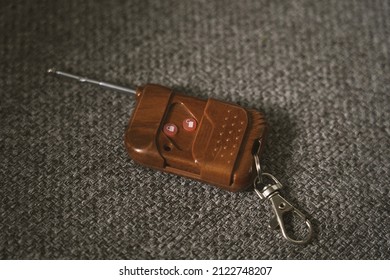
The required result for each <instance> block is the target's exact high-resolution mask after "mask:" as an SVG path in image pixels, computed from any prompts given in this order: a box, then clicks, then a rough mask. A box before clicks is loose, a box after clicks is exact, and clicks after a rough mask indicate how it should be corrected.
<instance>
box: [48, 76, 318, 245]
mask: <svg viewBox="0 0 390 280" xmlns="http://www.w3.org/2000/svg"><path fill="white" fill-rule="evenodd" d="M48 72H49V73H51V74H55V75H60V76H64V77H68V78H71V79H76V80H78V81H80V82H85V83H90V84H94V85H99V86H102V87H105V88H109V89H113V90H117V91H121V92H125V93H130V94H135V96H136V99H137V102H136V107H135V108H134V110H133V114H132V116H131V118H130V121H129V124H128V126H127V129H126V132H125V146H126V149H127V152H128V154H129V155H130V157H131V158H132V159H133V160H134V161H136V162H138V163H140V164H142V165H144V166H147V167H150V168H153V169H157V170H160V171H163V172H169V173H173V174H177V175H180V176H186V177H189V178H192V179H195V180H199V181H202V182H206V183H208V184H211V185H215V186H218V187H220V188H222V189H225V190H227V191H233V192H235V191H242V190H245V189H246V188H248V187H253V189H254V191H255V192H256V194H257V195H258V196H259V198H260V199H261V200H268V201H270V202H271V204H272V209H273V211H274V213H275V216H274V217H273V218H272V219H271V222H270V227H271V228H273V229H276V228H279V229H280V230H281V232H282V235H283V237H284V238H285V239H287V240H288V241H289V242H292V243H294V244H306V243H307V242H309V240H310V239H311V236H312V233H313V231H312V226H311V223H310V221H309V220H308V219H307V218H306V216H305V215H304V214H303V213H302V212H300V211H299V210H297V209H295V207H293V206H292V205H291V204H290V203H289V202H288V201H287V200H286V199H284V198H283V197H282V196H281V195H280V193H279V191H280V189H282V187H283V185H282V184H281V183H280V182H279V181H278V180H277V179H276V178H275V177H274V176H273V175H271V174H270V173H264V172H262V169H261V165H260V155H261V152H262V150H263V147H264V142H265V141H264V140H265V137H266V134H267V124H266V122H265V119H264V116H263V115H262V114H261V113H260V112H258V111H256V110H252V109H245V108H242V107H240V106H238V105H236V104H232V103H228V102H223V101H219V100H215V99H212V98H209V99H207V100H203V99H198V98H195V97H190V96H186V95H184V94H180V93H177V92H174V91H173V90H171V89H169V88H166V87H164V86H160V85H155V84H147V85H145V86H141V87H138V88H137V89H131V88H126V87H122V86H118V85H114V84H111V83H106V82H100V81H97V80H92V79H89V78H86V77H81V76H77V75H73V74H70V73H66V72H62V71H57V70H55V69H49V70H48ZM264 179H265V180H264ZM267 182H268V183H267ZM291 212H292V213H295V214H296V215H298V217H300V218H301V219H302V220H303V221H304V222H305V224H306V226H307V228H308V233H307V235H306V236H305V237H304V238H303V239H296V238H293V237H290V236H289V233H288V232H287V228H286V226H285V222H284V216H285V214H286V213H291Z"/></svg>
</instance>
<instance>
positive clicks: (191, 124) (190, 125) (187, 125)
mask: <svg viewBox="0 0 390 280" xmlns="http://www.w3.org/2000/svg"><path fill="white" fill-rule="evenodd" d="M183 128H184V129H185V130H187V131H194V130H195V129H196V120H194V119H193V118H188V119H185V120H184V121H183Z"/></svg>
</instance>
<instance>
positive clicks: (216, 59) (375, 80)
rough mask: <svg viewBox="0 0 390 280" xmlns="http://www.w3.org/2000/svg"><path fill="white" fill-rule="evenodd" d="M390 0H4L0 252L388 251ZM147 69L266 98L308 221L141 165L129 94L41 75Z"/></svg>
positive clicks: (271, 150)
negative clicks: (127, 138) (133, 148)
mask: <svg viewBox="0 0 390 280" xmlns="http://www.w3.org/2000/svg"><path fill="white" fill-rule="evenodd" d="M389 15H390V4H389V2H388V1H336V0H334V1H258V0H246V1H202V0H199V1H179V0H177V1H145V0H142V1H141V0H140V1H119V0H118V1H95V2H93V1H1V3H0V62H1V63H0V90H1V92H0V96H1V99H0V120H1V125H0V140H1V142H0V169H1V170H0V182H1V186H0V258H2V259H105V258H107V259H158V258H161V259H213V258H215V259H389V258H390V229H389V225H390V218H389V212H390V210H389V209H390V202H389V201H390V200H389V198H390V195H389V167H390V166H389V148H390V137H389V134H390V120H389V117H390V114H389V111H390V109H389V108H390V97H389V90H390V74H389V73H390V54H389V52H390V20H389V18H390V17H389ZM52 66H56V67H57V68H58V69H63V70H68V71H71V72H75V73H79V74H84V75H86V76H90V77H95V78H101V79H103V80H106V81H111V82H116V83H118V84H122V85H141V84H144V83H148V82H153V83H159V84H163V85H166V86H169V87H173V88H174V89H177V90H180V91H183V92H186V93H188V94H189V95H193V96H196V97H202V98H206V97H208V96H209V97H214V98H218V99H222V100H226V101H231V102H236V103H239V104H240V105H242V106H244V107H249V108H256V109H258V110H261V111H263V112H264V113H265V114H266V116H267V119H268V121H269V123H270V126H271V129H270V135H269V138H268V142H267V146H266V150H265V154H264V157H263V159H262V164H263V166H264V169H265V170H266V171H269V172H271V173H273V174H274V175H275V176H277V177H278V178H279V179H280V181H281V182H282V183H283V184H284V185H285V189H284V190H283V195H284V196H285V197H286V198H287V199H289V200H290V201H291V202H292V203H293V204H294V205H296V206H297V207H298V208H299V209H302V210H303V211H304V212H305V213H306V214H308V216H309V217H310V220H311V221H312V222H313V225H314V230H315V236H314V238H313V240H312V242H311V243H310V244H308V245H306V246H296V245H291V244H289V243H287V242H286V241H285V240H284V239H283V238H282V237H281V235H280V233H279V232H278V231H271V230H269V229H268V228H267V225H268V222H269V220H270V217H271V212H270V207H269V205H268V204H267V203H263V202H260V201H259V199H258V198H257V196H256V195H255V194H254V193H253V192H244V193H234V194H233V193H227V192H224V191H222V190H219V189H217V188H214V187H211V186H208V185H205V184H202V183H199V182H194V181H191V180H188V179H185V178H180V177H178V176H174V175H169V174H162V173H160V172H155V171H153V170H150V169H147V168H143V167H141V166H138V165H137V164H135V163H134V162H133V161H132V160H131V159H129V158H128V156H127V154H126V151H125V148H124V145H123V134H124V130H125V128H126V126H127V122H128V118H129V116H130V114H131V111H132V108H134V99H133V98H132V97H130V96H126V95H124V94H120V93H113V92H110V91H107V90H103V89H101V88H98V87H93V86H88V85H82V84H78V83H76V82H71V81H65V80H60V79H56V78H53V77H48V76H47V75H46V74H45V71H46V69H47V68H49V67H52Z"/></svg>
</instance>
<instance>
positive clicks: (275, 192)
mask: <svg viewBox="0 0 390 280" xmlns="http://www.w3.org/2000/svg"><path fill="white" fill-rule="evenodd" d="M260 144H261V143H260ZM253 157H254V160H255V165H256V170H257V178H259V177H260V178H261V179H260V180H258V179H256V180H255V182H254V184H253V185H254V190H255V192H256V194H257V195H258V196H259V197H260V199H261V200H269V201H271V205H272V209H273V211H274V213H275V216H274V217H273V218H272V219H271V221H270V224H269V226H270V228H271V229H277V228H280V231H281V232H282V235H283V237H284V238H285V239H286V240H288V241H290V242H291V243H294V244H306V243H307V242H309V241H310V239H311V237H312V234H313V227H312V225H311V223H310V221H309V220H308V219H307V218H306V216H305V215H304V214H303V213H302V212H301V211H299V210H298V209H296V208H295V207H293V206H292V205H291V204H290V203H289V202H288V201H287V200H286V199H284V198H283V197H282V196H281V195H280V194H279V190H280V189H281V188H283V186H282V184H281V183H280V182H279V181H278V179H276V178H275V177H274V176H273V175H272V174H269V173H259V170H260V172H261V168H257V165H259V166H260V159H259V155H258V153H255V154H254V155H253ZM263 178H264V179H267V181H271V183H268V184H266V185H264V183H263V182H264V181H265V180H263ZM288 212H293V213H294V214H296V215H297V216H298V217H299V218H300V219H302V220H303V221H304V222H305V224H306V226H307V228H308V233H307V235H306V236H305V237H304V238H303V239H302V240H296V239H294V238H291V237H290V236H289V234H288V232H287V229H286V226H285V222H284V217H283V216H284V215H285V214H286V213H288Z"/></svg>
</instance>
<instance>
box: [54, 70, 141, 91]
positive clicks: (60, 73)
mask: <svg viewBox="0 0 390 280" xmlns="http://www.w3.org/2000/svg"><path fill="white" fill-rule="evenodd" d="M47 73H49V74H51V75H58V76H63V77H67V78H70V79H74V80H77V81H79V82H80V83H87V84H93V85H98V86H101V87H104V88H108V89H112V90H116V91H121V92H126V93H131V94H136V90H135V89H133V88H126V87H122V86H118V85H114V84H111V83H106V82H101V81H97V80H93V79H89V78H87V77H81V76H77V75H73V74H70V73H66V72H63V71H58V70H56V69H54V68H50V69H49V70H47Z"/></svg>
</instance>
